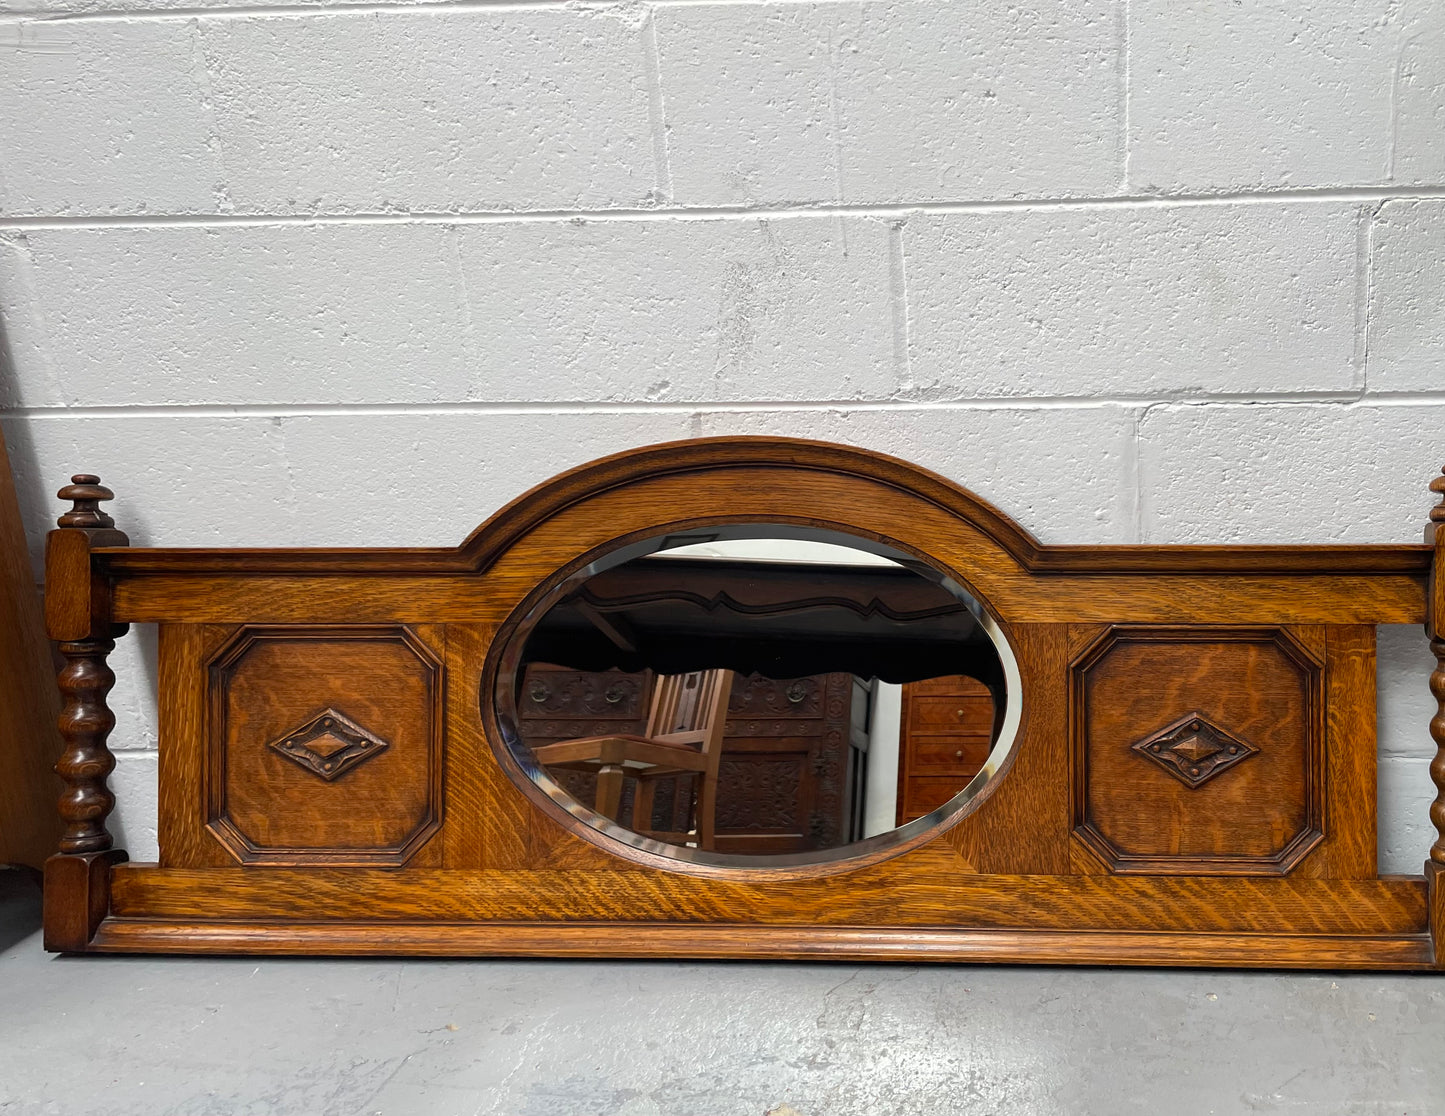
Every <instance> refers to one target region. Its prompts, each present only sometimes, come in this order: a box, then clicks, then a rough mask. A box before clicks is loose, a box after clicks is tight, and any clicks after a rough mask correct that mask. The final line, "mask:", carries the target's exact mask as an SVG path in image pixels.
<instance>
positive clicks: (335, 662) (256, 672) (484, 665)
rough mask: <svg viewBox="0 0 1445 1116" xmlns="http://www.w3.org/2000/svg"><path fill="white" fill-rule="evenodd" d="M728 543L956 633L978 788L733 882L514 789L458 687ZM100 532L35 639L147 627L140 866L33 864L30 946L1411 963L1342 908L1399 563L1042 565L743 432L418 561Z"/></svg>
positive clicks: (488, 689)
mask: <svg viewBox="0 0 1445 1116" xmlns="http://www.w3.org/2000/svg"><path fill="white" fill-rule="evenodd" d="M800 509H803V510H804V512H805V513H804V514H800ZM739 522H742V523H778V524H789V525H794V526H797V527H805V528H818V529H823V530H828V531H841V532H844V533H846V534H851V535H853V536H855V537H858V538H861V539H864V540H873V541H876V542H879V543H882V544H885V545H887V546H889V547H892V548H895V549H897V550H902V551H904V552H905V553H910V554H912V555H915V556H916V557H918V558H919V559H920V560H922V561H924V562H926V563H927V564H929V565H930V566H932V567H934V568H935V569H936V570H937V571H939V572H940V573H941V574H942V575H944V576H945V577H948V578H951V579H952V580H953V581H955V582H957V583H958V584H960V585H962V586H964V587H965V588H966V589H967V590H968V591H969V592H971V593H973V594H974V595H975V596H976V597H977V598H978V599H979V600H980V601H981V602H983V605H984V606H985V607H986V608H987V609H988V610H989V611H990V613H991V615H992V618H993V619H994V620H995V621H996V622H997V624H998V627H999V630H1000V631H1001V632H1002V633H1003V637H1004V638H1005V639H1006V640H1007V641H1008V644H1009V647H1010V648H1011V649H1012V652H1013V657H1014V658H1015V659H1016V661H1017V665H1018V679H1017V683H1018V691H1017V693H1016V694H1012V695H1010V700H1016V701H1017V708H1018V712H1019V720H1018V725H1017V733H1016V735H1015V736H1014V737H1013V738H1012V739H1011V740H1010V741H1009V742H1008V744H1007V747H1006V750H1005V752H1004V753H1003V754H1002V761H1001V763H1000V764H999V766H998V770H997V772H996V773H995V774H994V775H993V777H992V778H991V779H990V780H989V781H988V782H987V783H986V784H985V785H984V786H983V788H982V791H981V793H978V794H976V795H975V796H974V797H973V798H972V799H970V800H968V801H967V802H965V801H963V800H962V799H955V800H953V801H951V802H950V803H948V804H947V805H946V806H944V807H943V809H942V810H941V811H939V812H938V813H937V814H934V815H930V816H929V817H928V818H926V819H924V820H922V821H920V822H916V823H913V824H912V825H911V826H910V827H909V828H907V829H905V830H903V831H902V832H901V835H900V836H898V837H897V838H886V839H882V840H879V841H875V842H873V843H872V844H870V845H866V846H860V847H859V848H857V849H845V850H843V856H842V858H841V859H837V860H833V861H822V862H817V863H802V862H793V863H789V864H787V865H785V866H767V864H766V862H764V861H761V860H751V861H740V860H737V859H728V858H727V856H725V855H724V854H707V855H704V854H702V853H700V852H698V851H697V850H692V851H691V852H689V853H687V854H686V855H683V856H682V857H681V859H679V858H678V856H673V855H667V854H665V853H663V852H661V851H659V850H658V848H657V847H656V846H648V845H647V843H646V842H645V841H642V840H628V839H625V838H624V837H623V836H619V834H618V832H617V831H616V830H609V829H608V828H607V826H606V824H605V823H603V822H602V821H600V820H599V819H597V818H596V817H595V816H594V815H592V814H591V813H590V811H589V809H588V808H587V807H586V806H585V805H579V804H578V803H575V802H570V803H569V802H568V801H565V795H564V796H561V797H554V796H553V794H550V793H548V792H547V791H545V790H544V789H543V788H540V787H539V786H537V785H536V784H535V783H534V782H533V781H532V780H531V779H530V778H529V777H528V774H527V772H526V770H525V767H524V764H523V763H522V762H521V761H520V760H519V759H518V756H517V755H515V754H514V753H513V751H512V750H511V749H510V748H509V747H508V746H507V744H506V733H507V729H506V724H505V723H504V715H503V711H502V710H501V709H500V708H499V706H498V704H497V702H496V700H495V695H496V694H497V692H498V687H499V685H506V684H509V678H510V676H509V675H508V674H507V673H506V671H505V670H504V669H503V667H502V663H503V660H504V659H505V657H506V649H507V648H508V647H510V646H511V645H512V642H511V641H513V640H515V639H517V638H520V637H521V636H524V635H525V633H526V631H527V625H528V624H529V623H530V622H531V621H530V617H531V615H532V610H533V608H534V606H535V605H536V604H537V602H539V601H542V600H543V599H544V598H546V596H547V594H548V593H549V592H551V591H552V589H553V587H554V586H557V585H560V584H562V583H563V581H564V580H565V579H566V578H568V577H570V576H572V575H573V574H574V573H576V572H578V571H581V570H583V569H585V568H588V567H589V566H590V564H591V563H594V562H596V561H598V559H599V558H602V557H604V556H605V555H607V554H608V553H609V552H610V551H611V550H613V549H615V548H618V547H620V546H624V545H629V544H632V543H636V542H639V541H642V540H646V539H649V538H652V537H656V536H659V535H663V534H667V533H678V532H684V531H692V530H705V529H707V528H708V527H712V526H716V525H719V524H725V523H739ZM101 529H102V528H99V527H92V528H91V530H96V531H98V530H101ZM57 536H63V537H57ZM104 541H105V540H104V538H102V537H98V536H92V535H90V534H87V533H86V532H84V531H82V530H81V529H80V528H79V527H71V528H69V529H65V528H63V529H62V530H60V531H57V532H55V533H53V536H52V548H53V552H54V554H55V561H56V563H57V567H56V568H57V572H58V577H57V580H56V583H55V587H54V593H53V595H54V597H55V600H54V601H53V602H52V608H51V615H52V623H53V628H54V631H55V632H67V633H68V632H71V631H76V632H79V631H80V629H81V628H84V629H85V631H84V633H82V634H83V635H84V636H92V637H93V636H96V635H101V634H110V633H115V634H119V632H120V631H121V630H123V629H122V628H121V627H120V626H121V625H123V624H125V623H127V622H156V623H159V624H161V643H160V646H161V655H160V686H161V789H160V807H161V819H160V838H161V863H160V864H159V865H134V864H116V865H114V866H112V865H110V864H109V863H107V864H105V865H103V866H102V867H101V868H96V867H95V866H93V865H90V864H89V863H88V862H87V864H86V866H85V869H84V871H82V870H81V868H80V866H79V864H78V863H77V865H75V866H71V867H67V869H66V871H65V872H64V873H57V874H56V876H55V878H54V881H53V883H51V884H48V888H49V889H50V890H51V891H53V893H54V894H53V896H49V895H48V898H54V900H55V901H56V903H57V904H58V909H63V910H64V911H66V912H68V913H67V914H66V916H65V918H66V920H67V921H64V925H63V926H62V920H61V919H60V916H57V920H56V922H55V935H54V937H53V938H52V939H51V940H52V941H53V943H55V944H54V948H65V949H80V948H90V949H95V950H105V951H125V950H137V951H153V952H171V951H176V952H256V953H265V952H278V953H288V952H294V953H308V952H325V953H340V954H346V953H357V954H386V953H401V954H418V955H428V954H479V955H480V954H503V955H504V954H526V955H542V956H587V955H597V954H599V953H602V954H606V955H607V956H639V957H647V956H692V957H847V958H854V959H862V958H879V959H882V958H899V959H902V958H911V959H937V960H1030V961H1049V962H1066V963H1107V962H1113V963H1135V964H1194V965H1264V966H1300V967H1320V966H1325V967H1359V968H1405V969H1408V968H1420V967H1428V966H1431V965H1433V964H1435V961H1436V955H1435V952H1434V947H1433V946H1432V942H1431V939H1430V936H1429V934H1430V929H1431V926H1432V923H1433V925H1434V928H1435V930H1436V933H1437V935H1438V934H1439V933H1440V932H1441V931H1442V930H1445V927H1442V925H1441V922H1442V920H1445V914H1441V913H1440V912H1441V908H1442V904H1441V902H1440V901H1439V899H1438V894H1439V892H1438V890H1437V889H1434V888H1432V886H1431V884H1430V882H1429V881H1427V880H1426V879H1424V878H1421V877H1413V878H1392V879H1377V878H1375V874H1376V868H1375V831H1376V820H1375V803H1374V725H1375V708H1374V706H1375V696H1376V695H1375V683H1374V668H1375V661H1374V631H1373V628H1374V625H1377V624H1381V623H1420V622H1423V621H1426V620H1427V619H1429V618H1430V616H1429V615H1428V614H1427V605H1431V602H1433V601H1434V597H1432V596H1431V595H1430V594H1432V593H1434V592H1435V589H1434V588H1432V587H1431V585H1430V584H1429V583H1428V579H1429V576H1430V573H1431V567H1432V558H1433V556H1434V555H1435V554H1436V552H1437V548H1436V547H1432V546H1410V545H1404V546H1386V547H1320V546H1298V547H1068V546H1045V545H1043V544H1040V543H1038V542H1037V541H1036V540H1034V539H1033V538H1032V537H1031V536H1029V535H1028V533H1027V532H1025V531H1023V530H1022V529H1021V528H1019V527H1018V526H1017V525H1016V524H1014V523H1013V522H1012V521H1011V520H1009V519H1008V518H1007V516H1005V515H1004V514H1003V513H1001V512H999V511H998V510H997V509H995V508H992V507H991V506H990V505H988V504H986V503H984V502H983V501H981V500H979V499H978V498H977V497H974V496H973V495H971V494H970V493H968V492H966V491H965V490H963V489H961V488H959V487H958V486H956V485H954V484H952V483H951V482H948V481H946V480H943V479H942V478H939V477H936V476H934V475H933V474H930V473H927V472H926V471H924V470H920V469H917V468H916V467H914V466H911V465H908V464H907V463H905V462H900V461H897V460H895V459H892V458H888V457H885V456H882V455H878V454H873V453H869V452H868V451H864V450H857V449H851V448H847V447H840V446H828V445H824V444H820V443H809V442H799V441H791V440H786V439H766V438H757V439H748V438H739V439H704V440H698V441H694V442H687V443H674V444H670V445H664V446H656V447H648V448H646V449H643V450H638V451H633V452H630V453H626V454H620V455H615V456H613V457H611V458H606V459H603V460H602V461H599V462H594V463H593V464H591V465H588V466H583V467H582V468H580V469H576V470H573V471H571V472H569V473H566V474H563V475H562V476H560V477H558V478H555V479H554V480H552V481H549V482H547V483H546V484H543V485H541V486H539V487H538V488H536V489H534V490H533V491H532V492H530V493H528V494H526V495H524V496H522V497H520V498H519V499H517V500H516V501H514V502H513V503H512V504H510V505H508V506H507V507H506V508H504V509H503V510H502V511H500V512H498V513H497V515H495V516H493V517H492V518H491V519H490V520H489V521H488V522H487V523H486V524H483V525H482V526H481V527H480V528H478V529H477V530H476V531H475V532H473V534H472V535H471V536H469V537H468V538H467V540H466V541H465V542H463V543H462V544H461V545H460V546H458V547H455V548H435V549H394V550H393V549H374V550H335V549H331V550H326V549H318V550H298V551H288V550H214V549H211V550H198V551H178V550H143V549H129V548H111V547H108V546H105V545H102V543H103V542H104ZM1441 545H1445V544H1441ZM102 629H104V633H102ZM66 638H81V636H79V635H77V636H66ZM1442 669H1445V668H1442ZM1442 677H1445V675H1442ZM328 711H329V712H328ZM507 715H508V716H511V715H514V714H507ZM327 716H331V718H332V720H331V721H330V722H327V721H326V720H325V718H326V717H327ZM1442 716H1445V715H1442ZM1195 720H1198V721H1199V722H1200V727H1199V728H1197V729H1195V728H1193V727H1191V726H1192V725H1193V722H1194V721H1195ZM1437 720H1440V719H1437ZM1171 726H1174V727H1175V728H1178V729H1179V732H1178V733H1176V734H1175V735H1172V736H1171V735H1168V733H1169V731H1170V730H1171ZM1181 726H1182V727H1181ZM1441 732H1442V733H1445V720H1441ZM1161 733H1162V734H1163V735H1161ZM1438 738H1439V736H1438V735H1437V739H1438ZM1151 741H1152V742H1156V743H1160V744H1161V746H1162V745H1165V744H1167V745H1168V746H1169V748H1170V749H1174V750H1175V751H1176V752H1177V754H1175V755H1174V757H1173V759H1172V760H1171V759H1170V757H1169V756H1158V755H1155V756H1152V757H1151V755H1149V754H1144V753H1141V752H1140V750H1139V749H1137V748H1135V747H1134V746H1135V745H1136V744H1139V743H1140V742H1145V743H1149V742H1151ZM1221 742H1222V743H1221ZM1236 744H1247V747H1246V748H1244V750H1243V752H1242V753H1240V754H1238V755H1236V754H1235V753H1228V754H1227V755H1226V754H1225V753H1226V752H1227V751H1228V748H1229V747H1231V746H1234V745H1236ZM1221 749H1223V751H1221ZM1441 749H1442V757H1445V739H1442V741H1441ZM1181 757H1182V758H1181ZM1171 764H1172V769H1171V766H1170V765H1171ZM1437 766H1439V767H1440V771H1439V773H1438V774H1437V782H1440V783H1441V785H1442V786H1445V758H1442V759H1441V760H1440V761H1438V764H1437ZM1216 769H1217V770H1216ZM1442 800H1445V791H1442ZM1442 810H1445V807H1442ZM1438 820H1439V821H1440V822H1441V823H1442V824H1445V814H1442V815H1441V818H1440V819H1438ZM1442 840H1445V839H1442ZM368 857H369V858H373V859H370V860H368V859H367V858H368ZM1441 858H1442V863H1445V851H1442V853H1441ZM366 865H371V866H366ZM87 904H88V905H87ZM96 904H100V907H99V910H100V915H99V916H96V917H95V918H93V919H92V916H91V914H89V913H86V914H84V915H83V916H82V914H81V912H82V911H85V912H91V911H93V910H95V909H96ZM106 912H108V916H107V915H106ZM91 932H93V933H94V937H93V938H90V934H91ZM86 939H89V941H88V942H87V940H86Z"/></svg>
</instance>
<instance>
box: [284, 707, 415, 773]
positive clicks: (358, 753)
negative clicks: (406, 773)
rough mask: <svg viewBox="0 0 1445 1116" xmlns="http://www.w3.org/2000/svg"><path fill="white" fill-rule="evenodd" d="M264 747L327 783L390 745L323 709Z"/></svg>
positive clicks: (331, 711)
mask: <svg viewBox="0 0 1445 1116" xmlns="http://www.w3.org/2000/svg"><path fill="white" fill-rule="evenodd" d="M267 747H269V748H273V749H274V750H275V751H277V752H280V753H281V755H283V756H285V757H286V758H287V759H289V760H291V761H292V762H293V763H297V764H299V765H300V766H302V767H304V768H305V769H306V770H307V771H309V772H311V773H312V774H313V775H316V776H319V777H320V778H322V779H325V780H326V781H327V782H328V783H329V782H331V781H332V780H334V779H339V778H340V777H341V776H342V775H345V774H346V773H347V772H348V771H352V770H354V769H355V768H356V767H358V766H359V765H360V764H363V763H365V762H366V761H367V760H369V759H371V758H373V757H374V756H378V755H380V754H381V753H382V752H384V751H386V749H387V748H389V747H390V745H389V744H388V743H387V742H386V741H385V740H383V739H381V737H379V736H376V735H374V734H373V733H370V732H367V731H366V729H364V728H362V727H361V726H360V725H358V724H357V723H356V722H355V721H353V720H351V718H349V717H346V716H344V715H343V714H341V713H338V712H337V711H336V710H335V709H325V710H323V711H322V712H320V713H318V714H317V715H316V716H315V717H313V718H312V719H311V720H309V721H307V722H306V723H305V724H304V725H302V726H301V727H300V728H296V729H293V730H292V731H290V732H288V733H287V734H286V735H285V736H283V737H281V738H280V739H279V740H273V741H271V743H270V744H268V745H267Z"/></svg>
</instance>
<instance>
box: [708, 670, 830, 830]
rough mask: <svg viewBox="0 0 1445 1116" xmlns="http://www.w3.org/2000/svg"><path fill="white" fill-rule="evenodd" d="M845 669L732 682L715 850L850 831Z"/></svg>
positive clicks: (751, 676) (724, 743)
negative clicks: (795, 676)
mask: <svg viewBox="0 0 1445 1116" xmlns="http://www.w3.org/2000/svg"><path fill="white" fill-rule="evenodd" d="M852 694H853V676H852V675H851V674H841V673H838V674H817V675H813V676H811V677H808V678H791V679H783V680H776V679H772V678H764V677H763V676H761V675H758V674H750V675H746V676H744V677H740V678H738V679H737V680H736V681H734V683H733V692H732V699H731V700H730V701H729V702H728V723H727V735H726V737H725V738H724V740H723V756H722V766H721V769H720V771H719V773H718V799H717V847H718V850H719V851H720V852H737V853H789V852H806V851H808V850H810V849H826V848H832V847H834V846H837V845H841V844H846V843H847V842H848V841H849V840H851V839H852V836H853V832H852V829H853V822H852V817H851V815H852V809H851V805H850V804H851V800H852V797H853V795H852V790H853V779H854V772H855V770H856V767H857V758H856V755H855V753H854V752H853V750H852V749H851V748H850V747H849V743H848V725H849V711H850V703H851V700H852Z"/></svg>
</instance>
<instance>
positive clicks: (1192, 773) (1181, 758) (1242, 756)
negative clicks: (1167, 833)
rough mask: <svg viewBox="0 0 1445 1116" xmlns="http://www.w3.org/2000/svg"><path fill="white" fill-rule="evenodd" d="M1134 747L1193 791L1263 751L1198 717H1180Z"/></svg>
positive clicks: (1197, 715) (1192, 715)
mask: <svg viewBox="0 0 1445 1116" xmlns="http://www.w3.org/2000/svg"><path fill="white" fill-rule="evenodd" d="M1130 747H1131V748H1132V749H1133V750H1134V751H1136V752H1138V753H1139V754H1140V755H1141V756H1143V757H1144V758H1146V759H1151V760H1153V761H1154V762H1155V763H1157V764H1158V765H1159V766H1160V767H1162V768H1164V770H1165V771H1167V772H1169V774H1171V775H1173V776H1174V777H1175V778H1176V779H1178V780H1180V781H1181V782H1182V783H1185V784H1186V785H1187V786H1190V787H1198V786H1202V785H1203V784H1204V783H1207V782H1208V781H1209V780H1210V779H1212V778H1214V776H1216V775H1218V774H1219V773H1220V772H1221V771H1224V770H1226V769H1227V768H1230V767H1233V766H1234V765H1235V764H1237V763H1240V762H1241V761H1243V760H1247V759H1248V758H1249V757H1250V756H1252V755H1254V754H1255V753H1256V752H1258V751H1259V749H1258V748H1256V747H1255V746H1254V745H1253V744H1250V743H1249V742H1248V741H1246V740H1242V739H1241V738H1239V737H1238V736H1235V735H1234V734H1233V733H1229V732H1226V731H1225V730H1224V729H1222V728H1220V727H1219V726H1218V725H1216V724H1213V723H1212V722H1210V721H1209V720H1207V719H1206V718H1205V717H1203V716H1201V715H1200V714H1198V713H1191V714H1189V716H1187V717H1180V718H1179V720H1177V721H1175V722H1174V723H1173V724H1171V725H1165V726H1164V727H1163V728H1162V729H1160V730H1159V731H1158V732H1155V733H1151V734H1150V735H1148V736H1146V737H1145V738H1144V739H1143V740H1141V741H1139V742H1138V743H1137V744H1131V745H1130Z"/></svg>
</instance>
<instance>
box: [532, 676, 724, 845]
mask: <svg viewBox="0 0 1445 1116" xmlns="http://www.w3.org/2000/svg"><path fill="white" fill-rule="evenodd" d="M732 685H733V672H732V671H730V670H702V671H694V672H693V673H692V674H672V675H659V676H658V678H657V681H656V682H655V683H654V684H653V688H652V707H651V709H650V710H649V712H648V716H647V728H646V730H645V733H644V735H642V736H624V735H617V736H589V737H584V738H582V739H580V740H559V741H557V742H556V743H555V744H544V745H542V746H541V747H539V748H535V749H533V754H534V755H535V756H536V757H537V762H538V763H540V764H542V765H543V766H544V767H562V768H568V769H570V770H573V771H593V772H596V774H597V804H596V810H597V812H598V813H599V814H601V815H603V816H604V817H607V818H611V819H612V820H613V821H616V820H617V813H618V808H619V806H620V805H621V802H622V780H623V778H624V777H630V778H632V779H635V780H637V790H636V792H635V793H634V795H633V799H632V828H633V829H634V830H636V831H637V832H638V833H641V834H643V835H644V836H648V837H655V838H657V839H658V840H661V841H671V842H672V843H674V844H685V843H686V842H687V841H689V840H691V839H693V838H692V836H691V835H690V834H686V833H671V832H658V831H654V830H653V829H652V794H653V789H654V787H655V785H656V783H657V780H658V779H661V778H664V777H667V776H672V775H696V776H697V777H698V782H699V786H698V790H697V806H696V813H695V814H694V825H695V827H696V838H695V839H696V841H697V845H698V848H701V849H711V848H712V847H713V817H714V814H715V813H716V808H717V771H718V761H719V760H720V759H721V758H722V738H723V729H724V726H725V723H726V720H727V707H728V695H729V693H730V692H731V691H732Z"/></svg>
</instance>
